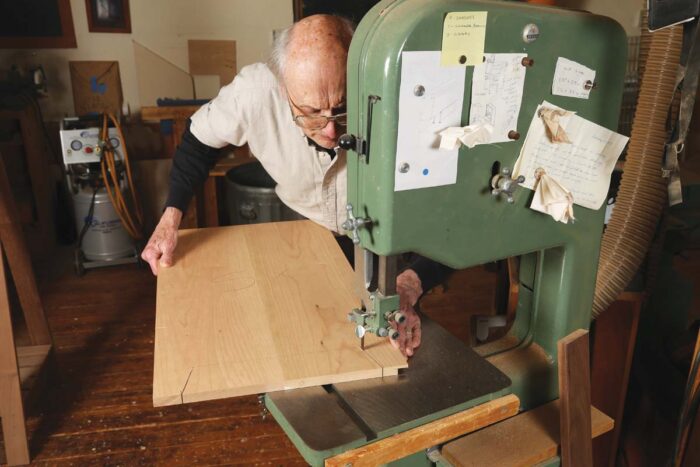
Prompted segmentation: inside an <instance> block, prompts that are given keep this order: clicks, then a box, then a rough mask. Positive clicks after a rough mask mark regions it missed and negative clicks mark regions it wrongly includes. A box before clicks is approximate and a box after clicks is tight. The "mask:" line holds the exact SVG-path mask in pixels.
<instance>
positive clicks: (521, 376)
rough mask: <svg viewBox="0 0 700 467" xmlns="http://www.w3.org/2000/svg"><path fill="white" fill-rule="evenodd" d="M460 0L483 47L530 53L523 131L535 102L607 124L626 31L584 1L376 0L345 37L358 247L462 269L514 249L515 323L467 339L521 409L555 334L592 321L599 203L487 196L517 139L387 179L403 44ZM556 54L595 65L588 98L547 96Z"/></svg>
mask: <svg viewBox="0 0 700 467" xmlns="http://www.w3.org/2000/svg"><path fill="white" fill-rule="evenodd" d="M468 11H487V12H488V17H487V25H486V41H485V53H526V54H527V56H528V57H529V58H531V59H532V60H533V63H532V66H530V67H528V68H527V72H526V77H525V85H524V92H523V99H522V106H521V109H520V113H519V117H518V123H517V130H518V131H520V132H521V133H522V134H523V135H524V134H525V132H526V131H527V128H528V127H529V125H530V121H531V120H532V118H533V115H534V113H535V109H536V107H537V106H538V105H539V104H540V103H542V101H543V100H547V101H548V102H551V103H553V104H555V105H557V106H560V107H562V108H564V109H566V110H571V111H575V112H576V113H577V114H578V115H579V116H581V117H583V118H585V119H587V120H590V121H592V122H595V123H597V124H599V125H602V126H604V127H606V128H609V129H612V130H615V129H616V128H617V123H618V117H619V110H620V103H621V99H622V91H623V84H624V74H625V68H626V58H627V39H626V35H625V33H624V31H623V30H622V28H621V27H620V26H619V25H618V24H617V23H616V22H615V21H613V20H611V19H609V18H605V17H601V16H596V15H592V14H589V13H586V12H581V11H571V10H563V9H558V8H551V7H542V6H534V5H528V4H524V3H520V2H510V1H465V0H433V1H424V0H385V1H382V2H380V3H379V4H377V5H376V6H375V7H374V8H373V9H372V10H371V11H370V12H369V13H368V14H367V15H366V16H365V18H364V19H363V20H362V22H361V23H360V24H359V26H358V28H357V31H356V33H355V36H354V38H353V41H352V45H351V47H350V54H349V58H348V76H347V78H348V94H347V99H348V100H347V102H348V115H349V123H348V133H349V135H352V136H353V138H352V140H353V141H352V143H353V148H352V149H351V150H349V151H348V154H347V160H348V162H347V165H348V204H349V205H351V206H352V209H351V211H352V212H351V216H350V217H355V218H357V219H364V220H366V221H367V222H366V223H365V225H360V226H359V227H358V228H357V229H356V231H355V235H356V237H357V238H356V239H357V240H359V246H360V247H361V248H363V249H365V250H367V251H369V252H372V253H374V254H376V255H378V256H379V257H380V258H382V257H384V258H389V257H393V256H394V255H398V254H401V253H404V252H415V253H419V254H421V255H423V256H426V257H428V258H431V259H433V260H436V261H438V262H441V263H443V264H445V265H447V266H450V267H452V268H458V269H459V268H467V267H470V266H475V265H479V264H484V263H487V262H491V261H495V260H500V259H503V258H507V257H512V256H520V270H519V277H520V286H519V290H520V293H519V302H518V306H517V313H516V319H515V322H514V323H513V325H512V327H511V329H510V330H509V333H508V335H507V336H506V337H504V338H502V339H499V340H498V341H496V342H494V343H491V344H487V345H484V346H481V347H478V348H477V351H478V352H479V353H480V354H481V355H482V356H485V357H488V358H489V360H490V361H491V362H492V363H494V364H495V365H496V366H497V367H498V368H499V369H501V370H502V371H503V372H504V373H506V374H507V375H508V376H509V377H510V378H511V380H512V382H513V386H512V390H513V392H514V393H516V394H517V395H518V396H519V397H520V399H521V402H522V406H523V408H528V407H532V406H535V405H538V404H540V403H544V402H546V401H549V400H552V399H554V398H556V397H557V396H558V383H557V368H556V361H557V358H556V352H557V341H558V340H559V339H560V338H562V337H564V336H566V335H567V334H569V333H571V332H572V331H574V330H576V329H579V328H584V329H588V327H589V322H590V319H591V306H592V301H593V292H594V286H595V277H596V271H597V265H598V256H599V249H600V241H601V234H602V229H603V218H604V208H601V209H599V210H597V211H594V210H590V209H586V208H583V207H580V206H575V217H576V221H575V222H574V223H569V224H563V223H560V222H555V221H554V220H553V219H552V218H551V217H549V216H547V215H544V214H542V213H540V212H536V211H533V210H531V209H530V208H529V207H528V206H529V204H530V201H531V199H532V196H533V192H532V191H531V190H528V189H526V188H522V187H521V188H519V189H518V190H516V191H515V192H514V194H513V200H512V201H513V202H512V203H509V202H506V200H504V199H502V198H500V197H495V196H492V194H491V190H490V182H491V179H492V176H493V175H494V167H497V166H500V167H507V168H512V167H513V165H514V163H515V161H516V159H517V157H518V155H519V153H520V149H521V147H522V144H523V141H524V139H525V138H524V137H522V138H520V139H519V140H517V141H512V142H507V143H502V144H494V145H479V146H476V147H474V148H473V149H467V148H465V147H462V148H461V149H460V150H459V162H458V170H457V181H456V183H454V184H451V185H445V186H437V187H431V188H420V189H412V190H405V191H395V190H394V181H395V175H396V170H397V169H396V157H397V135H398V126H399V122H398V115H399V91H400V87H401V57H402V52H405V51H439V50H440V49H441V42H442V31H443V22H444V20H445V17H446V15H447V13H450V12H468ZM531 25H535V26H536V28H537V30H538V34H533V29H532V26H531ZM558 57H565V58H568V59H570V60H573V61H575V62H578V63H582V64H585V65H586V66H588V67H590V68H592V69H594V70H595V71H596V76H595V82H596V86H595V88H594V89H593V90H592V91H591V93H590V97H589V98H588V99H578V98H572V97H561V96H554V95H552V92H551V88H552V79H553V76H554V71H555V65H556V62H557V58H558ZM472 74H473V67H467V69H466V79H465V83H464V86H465V90H464V102H463V112H462V125H466V124H468V122H469V115H468V113H469V108H470V100H471V78H472ZM356 257H357V254H356ZM390 280H393V278H390ZM465 319H466V317H465ZM424 345H430V343H425V344H424ZM516 360H517V361H518V362H520V363H519V364H515V361H516ZM522 362H525V364H523V363H522Z"/></svg>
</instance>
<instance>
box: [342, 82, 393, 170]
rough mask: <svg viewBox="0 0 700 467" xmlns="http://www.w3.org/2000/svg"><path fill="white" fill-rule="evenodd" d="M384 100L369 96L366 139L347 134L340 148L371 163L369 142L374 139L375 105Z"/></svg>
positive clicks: (343, 136)
mask: <svg viewBox="0 0 700 467" xmlns="http://www.w3.org/2000/svg"><path fill="white" fill-rule="evenodd" d="M380 100H382V98H381V97H379V96H375V95H369V96H367V118H366V120H367V128H366V129H365V135H366V137H365V138H363V137H362V136H355V135H351V134H350V133H346V134H344V135H342V136H341V137H340V139H339V140H338V146H340V147H341V148H342V149H345V150H346V151H355V152H356V153H357V155H358V156H360V158H364V159H365V161H366V162H368V161H369V142H370V139H371V138H372V113H373V112H374V104H376V103H377V102H378V101H380Z"/></svg>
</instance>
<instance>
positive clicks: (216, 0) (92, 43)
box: [0, 0, 292, 120]
mask: <svg viewBox="0 0 700 467" xmlns="http://www.w3.org/2000/svg"><path fill="white" fill-rule="evenodd" d="M70 3H71V10H72V14H73V23H74V27H75V35H76V40H77V43H78V48H76V49H37V50H29V49H17V50H0V63H1V64H2V65H0V68H3V69H4V68H6V67H9V66H10V65H12V64H17V65H20V66H22V65H27V66H31V65H38V64H41V65H43V66H44V70H45V71H46V75H47V77H48V80H49V94H50V97H49V98H46V99H42V101H41V106H42V109H43V111H44V117H45V118H46V119H47V120H58V119H60V118H62V117H64V116H70V115H73V94H72V90H71V84H70V74H69V72H68V61H69V60H117V61H118V62H119V67H120V73H121V81H122V90H123V94H124V100H125V102H127V103H128V104H129V106H130V107H131V111H132V112H135V111H138V109H139V108H140V107H141V102H140V99H139V90H138V81H137V70H136V64H135V60H134V46H133V43H132V41H137V42H139V43H140V44H142V45H144V46H145V47H147V48H148V49H150V50H152V51H153V52H155V53H157V54H158V55H160V56H162V57H164V58H165V59H167V60H168V61H170V62H172V63H173V64H175V65H176V66H178V67H180V68H182V69H183V70H185V71H187V70H188V58H187V40H188V39H225V40H235V41H236V48H237V63H238V69H239V70H240V69H241V68H242V67H243V66H245V65H248V64H251V63H254V62H257V61H262V60H265V59H266V57H267V54H268V53H269V50H270V46H271V44H272V31H273V30H275V29H282V28H285V27H287V26H289V25H290V24H292V0H131V1H130V2H129V3H130V9H131V29H132V34H110V33H90V32H88V26H87V16H86V12H85V1H84V0H71V2H70ZM164 97H176V96H164ZM146 105H153V103H151V102H148V103H146Z"/></svg>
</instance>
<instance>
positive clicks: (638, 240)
mask: <svg viewBox="0 0 700 467" xmlns="http://www.w3.org/2000/svg"><path fill="white" fill-rule="evenodd" d="M682 40H683V27H682V26H674V27H672V28H667V29H663V30H660V31H657V32H655V33H653V34H651V44H650V46H649V52H648V56H647V58H646V63H645V65H644V73H643V76H642V81H641V88H640V91H639V98H638V100H637V110H636V113H635V116H634V122H633V124H632V135H631V137H630V144H629V148H628V151H627V158H626V160H625V167H624V172H623V174H622V180H621V182H620V188H619V191H618V194H617V200H616V202H615V209H614V210H613V213H612V217H611V219H610V222H609V223H608V226H607V228H606V230H605V233H604V234H603V242H602V245H601V252H600V264H599V267H598V277H597V278H596V289H595V295H594V298H593V319H595V318H596V317H598V315H599V314H600V313H602V312H603V311H604V310H606V309H607V308H608V307H609V306H610V304H611V303H612V302H613V301H614V300H615V299H617V297H618V295H619V294H620V293H621V292H622V291H623V290H624V289H625V287H626V286H627V284H629V282H630V280H631V279H632V277H633V276H634V274H635V273H636V272H637V270H638V269H639V266H640V265H641V263H642V261H643V260H644V258H645V256H646V254H647V251H648V249H649V246H650V244H651V241H652V239H653V237H654V234H655V232H656V229H657V225H658V222H659V218H660V216H661V213H662V211H663V208H664V206H665V204H666V196H667V191H666V187H667V180H666V179H665V178H663V177H662V176H661V168H662V166H663V156H664V147H665V143H666V142H667V138H668V134H667V129H666V128H667V127H666V123H667V118H668V115H669V107H670V105H671V102H672V101H673V95H674V89H675V82H676V75H677V72H678V64H679V59H680V51H681V45H682Z"/></svg>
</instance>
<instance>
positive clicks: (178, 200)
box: [165, 120, 219, 213]
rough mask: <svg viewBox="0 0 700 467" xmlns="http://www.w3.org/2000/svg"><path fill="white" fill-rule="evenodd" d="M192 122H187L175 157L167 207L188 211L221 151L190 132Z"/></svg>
mask: <svg viewBox="0 0 700 467" xmlns="http://www.w3.org/2000/svg"><path fill="white" fill-rule="evenodd" d="M190 123H191V121H190V120H188V121H187V127H186V128H185V133H184V134H183V135H182V141H181V142H180V145H179V146H178V147H177V149H176V150H175V156H173V168H172V170H171V171H170V191H169V192H168V199H167V200H166V202H165V207H174V208H177V209H179V210H180V211H182V212H183V213H184V212H185V211H186V210H187V206H188V205H189V204H190V200H191V199H192V196H194V192H195V190H197V189H198V188H199V187H201V186H202V184H204V181H205V180H206V179H207V177H208V176H209V170H211V168H212V167H214V164H216V159H217V157H218V156H219V149H217V148H212V147H211V146H207V145H206V144H204V143H202V142H201V141H199V140H198V139H197V138H196V137H195V136H194V135H193V134H192V132H191V131H190Z"/></svg>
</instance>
